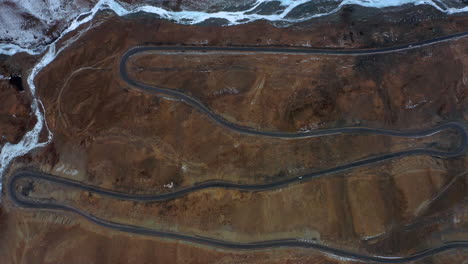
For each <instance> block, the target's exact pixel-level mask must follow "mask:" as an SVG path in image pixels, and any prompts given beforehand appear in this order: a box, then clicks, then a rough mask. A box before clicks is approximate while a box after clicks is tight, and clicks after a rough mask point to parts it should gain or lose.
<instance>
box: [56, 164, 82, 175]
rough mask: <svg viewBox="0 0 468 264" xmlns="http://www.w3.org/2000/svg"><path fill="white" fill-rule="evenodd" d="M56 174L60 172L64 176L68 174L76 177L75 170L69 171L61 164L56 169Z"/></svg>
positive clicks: (76, 172) (76, 171)
mask: <svg viewBox="0 0 468 264" xmlns="http://www.w3.org/2000/svg"><path fill="white" fill-rule="evenodd" d="M55 171H56V172H61V173H64V174H68V175H71V176H76V175H78V170H75V169H70V168H69V167H68V166H66V165H64V164H61V165H60V166H59V167H58V168H56V169H55Z"/></svg>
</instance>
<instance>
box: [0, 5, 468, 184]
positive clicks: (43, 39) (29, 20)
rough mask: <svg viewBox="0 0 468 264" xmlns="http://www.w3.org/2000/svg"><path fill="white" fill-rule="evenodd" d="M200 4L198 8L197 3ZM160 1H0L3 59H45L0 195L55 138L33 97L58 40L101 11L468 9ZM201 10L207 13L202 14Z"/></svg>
mask: <svg viewBox="0 0 468 264" xmlns="http://www.w3.org/2000/svg"><path fill="white" fill-rule="evenodd" d="M197 1H199V2H198V3H199V4H195V3H197ZM148 2H149V3H155V5H150V4H147V3H148ZM161 2H162V1H149V0H141V3H140V4H133V5H129V4H125V3H120V2H118V1H116V0H99V1H97V0H75V1H71V0H0V54H6V55H13V54H15V53H17V52H28V53H30V54H42V57H41V59H40V60H39V62H38V63H37V65H35V66H34V68H33V69H32V70H31V73H30V74H29V76H28V79H27V83H28V86H29V88H30V90H31V93H32V96H33V101H32V106H31V109H32V111H33V113H34V114H35V115H36V117H37V123H36V124H35V126H34V127H33V129H32V130H31V131H29V132H27V133H26V134H25V135H24V137H23V138H22V140H21V141H20V142H19V143H17V144H9V143H7V144H5V145H4V146H3V148H2V149H1V152H0V190H1V176H2V175H3V174H4V173H5V170H6V168H7V167H8V165H9V164H10V162H11V161H12V160H13V159H14V158H16V157H18V156H22V155H24V154H26V153H28V152H29V151H31V150H32V149H34V148H37V147H41V146H44V145H46V144H48V143H49V142H50V141H51V140H52V133H51V132H50V131H49V134H48V138H47V140H46V141H44V142H39V134H40V132H41V131H42V130H43V129H47V123H46V121H45V117H44V114H43V111H44V107H42V103H41V101H40V100H39V99H38V98H37V97H35V92H36V87H35V85H34V79H35V77H36V75H37V74H38V73H39V72H40V71H41V70H42V69H43V68H44V67H45V66H47V65H48V64H49V63H51V62H52V61H53V60H54V59H55V57H56V56H57V55H58V54H59V53H60V52H61V51H62V50H63V49H64V48H66V47H67V44H65V45H63V46H62V47H61V48H60V49H56V43H57V41H58V40H60V39H62V38H63V36H65V35H66V34H68V33H69V32H71V31H74V30H76V29H77V28H78V26H80V25H81V24H83V23H87V22H89V21H90V20H91V19H93V17H94V16H95V15H96V13H97V12H98V11H99V10H102V9H111V10H113V11H114V12H115V13H116V14H117V15H119V16H123V15H127V14H130V13H136V12H142V11H143V12H148V13H152V14H156V15H159V16H160V17H162V18H165V19H169V20H173V21H175V22H177V23H184V24H197V23H200V22H203V21H206V20H208V19H223V20H225V21H227V24H229V25H235V24H241V23H247V22H251V21H255V20H259V19H264V20H268V21H274V22H299V21H304V20H308V19H310V18H313V17H320V16H325V15H328V14H331V13H334V12H337V11H338V10H340V9H341V8H342V7H343V6H344V5H347V4H356V5H361V6H366V7H376V8H384V7H391V6H400V5H403V4H413V5H423V4H425V5H431V6H433V7H435V8H436V9H438V10H439V11H441V12H444V13H447V14H454V13H459V12H467V11H468V6H467V5H466V4H464V3H463V0H444V1H441V0H440V1H438V0H343V1H336V0H255V1H254V0H241V1H234V0H224V1H221V0H213V1H212V2H211V3H215V5H214V6H215V7H214V6H213V4H210V1H206V0H193V1H188V0H185V1H182V2H183V3H185V6H186V7H187V9H186V10H181V11H178V10H174V9H173V8H172V9H168V8H166V9H165V8H164V7H163V6H161V5H160V4H159V5H158V3H161ZM311 2H317V3H319V4H320V5H323V6H324V8H317V10H318V11H316V12H312V13H311V12H302V13H301V12H300V11H301V10H302V9H303V8H304V9H305V8H306V5H309V4H310V3H311ZM190 3H193V4H192V5H191V4H190ZM200 3H201V4H200ZM239 3H242V4H239ZM203 4H204V5H203ZM203 6H205V7H206V8H208V10H205V11H204V10H203V8H202V7H203ZM325 6H326V8H325ZM79 35H80V34H78V37H79ZM73 41H74V39H71V40H68V45H69V44H70V43H71V42H73ZM2 78H3V77H2Z"/></svg>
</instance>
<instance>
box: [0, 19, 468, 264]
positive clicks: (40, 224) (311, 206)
mask: <svg viewBox="0 0 468 264" xmlns="http://www.w3.org/2000/svg"><path fill="white" fill-rule="evenodd" d="M353 17H354V15H351V16H346V14H343V13H341V14H338V15H336V16H333V17H331V18H329V20H328V22H327V21H326V20H319V21H317V22H316V23H313V22H307V23H303V24H300V25H296V26H293V27H288V28H282V29H279V28H276V27H273V26H271V25H269V24H267V23H265V22H256V23H252V24H247V25H241V26H235V27H209V26H181V25H176V24H172V23H170V22H166V21H161V20H157V19H155V18H152V17H147V16H144V15H138V16H133V17H131V18H115V17H109V14H102V17H101V21H102V24H100V25H97V26H96V27H94V28H92V29H91V30H90V31H89V32H87V33H86V34H84V35H83V36H82V37H81V38H80V39H79V40H78V41H77V42H76V43H74V44H73V45H71V46H70V47H69V48H67V49H66V50H65V51H64V52H63V53H62V54H61V55H60V56H59V57H58V58H57V59H56V60H55V61H54V62H53V63H52V64H51V65H49V66H48V67H47V68H46V69H44V70H43V71H42V72H41V74H40V75H39V76H38V78H37V79H36V83H37V87H38V94H39V97H40V98H41V100H42V101H43V103H44V105H45V108H46V117H47V120H48V124H49V127H50V129H51V130H52V132H53V133H54V140H53V142H52V143H51V144H50V145H49V146H48V147H47V148H43V149H38V150H36V151H34V152H33V153H31V154H29V155H28V156H26V157H23V158H21V159H17V160H16V162H14V164H13V165H12V166H11V168H10V171H9V174H8V175H6V177H5V180H4V181H5V182H6V181H7V180H8V179H9V177H10V176H11V173H12V172H14V171H16V170H19V169H24V168H32V169H35V170H40V171H43V172H47V173H50V174H54V175H58V176H62V177H70V178H73V179H75V180H80V181H83V182H85V183H87V184H93V185H97V186H101V187H105V188H110V189H114V190H119V191H125V192H130V193H161V192H167V191H170V190H173V189H174V188H180V187H183V186H190V185H192V184H193V183H196V182H201V181H204V180H209V179H219V180H226V181H232V182H242V183H261V182H271V181H274V180H279V179H284V178H288V177H293V176H297V175H300V174H301V173H305V172H310V171H316V170H319V169H324V168H328V167H330V166H336V165H339V164H343V163H346V162H350V161H353V160H356V159H360V158H363V157H366V156H370V155H377V154H381V153H386V152H393V151H400V150H403V149H407V148H409V147H418V146H419V147H420V146H425V145H426V144H428V143H431V142H434V141H437V142H439V143H440V144H442V148H444V147H449V145H450V144H456V141H457V139H456V137H452V136H454V135H453V133H451V132H450V131H448V132H444V133H441V134H438V135H434V136H431V137H429V138H427V139H422V140H411V139H396V138H389V137H383V136H365V135H359V136H357V135H348V136H330V137H321V138H312V139H301V140H278V139H269V138H260V137H254V136H246V135H240V134H237V133H235V132H232V131H228V130H226V129H225V128H223V127H220V126H219V125H217V124H216V123H214V122H213V121H211V120H209V119H208V118H207V117H206V116H205V115H203V114H201V113H200V112H198V111H197V110H194V109H193V108H191V107H189V106H187V105H186V104H184V103H182V102H177V101H172V100H167V98H161V97H158V96H157V95H154V94H148V93H144V92H142V91H139V90H137V89H134V87H129V86H128V85H127V84H126V83H125V82H123V81H122V80H121V79H120V77H119V74H118V63H119V61H120V57H121V55H122V54H123V53H124V52H125V51H126V50H128V49H129V48H131V47H133V46H136V45H160V44H163V45H181V44H188V45H193V44H203V45H212V46H226V45H279V46H301V45H309V44H310V45H311V46H314V47H340V48H368V47H376V46H392V45H396V44H401V43H407V42H411V41H415V40H422V39H429V38H432V37H436V36H441V35H444V34H449V33H453V32H460V31H464V30H466V28H467V27H468V19H467V18H466V17H463V16H459V17H452V18H441V19H440V20H437V19H434V20H431V21H428V20H423V21H422V22H420V23H419V24H418V25H416V26H414V25H412V26H411V25H410V24H408V23H406V24H405V23H402V22H401V23H391V22H386V23H382V24H381V27H379V28H376V27H375V26H374V24H373V23H376V22H368V23H367V24H366V23H359V24H358V25H356V24H351V23H352V19H353ZM105 18H106V19H105ZM330 21H331V22H330ZM370 21H377V20H370ZM384 22H385V21H384ZM405 25H406V26H405ZM435 25H437V30H429V29H430V28H432V29H433V28H434V26H435ZM349 28H352V29H353V30H357V34H354V36H356V37H354V38H353V40H352V41H351V40H350V39H349V38H344V37H343V36H344V35H346V34H349ZM360 31H362V32H363V34H359V32H360ZM390 31H391V32H393V33H392V34H394V36H397V37H395V38H394V39H393V41H389V40H386V39H384V37H383V36H384V34H383V32H390ZM353 32H354V31H353ZM357 36H359V37H357ZM467 43H468V41H467V40H465V39H462V40H457V41H452V42H448V43H442V44H438V45H434V46H430V47H426V48H422V49H417V50H412V51H407V52H403V53H397V54H384V55H376V56H363V57H346V56H343V57H339V58H337V57H329V56H303V55H300V56H298V55H294V56H286V55H283V54H282V55H277V54H269V55H261V56H260V55H259V56H257V55H221V54H215V55H213V54H210V55H205V54H204V55H182V54H173V55H170V56H168V55H161V54H145V56H136V57H134V58H132V59H131V60H130V62H129V71H130V74H131V75H132V76H133V77H134V78H135V79H138V80H140V81H144V82H147V83H151V84H154V85H162V86H165V87H168V88H172V89H179V90H183V91H184V92H186V93H188V94H191V95H192V96H194V97H197V98H199V99H200V100H201V101H202V102H204V103H205V104H206V105H208V106H209V107H210V108H212V109H213V110H214V111H216V112H217V113H218V114H220V115H222V116H223V117H225V118H226V119H228V120H230V121H232V122H234V123H238V124H243V125H248V126H252V127H255V128H258V129H265V130H281V131H298V130H301V129H316V128H326V127H341V126H350V125H364V126H371V127H383V128H391V129H421V128H429V127H432V126H434V125H436V124H439V123H441V122H444V121H449V120H458V121H466V120H467V118H468V112H467V110H466V109H467V100H466V90H467V89H466V88H467V85H466V78H467V77H466V76H468V57H467V54H468V53H467V52H468V51H467V49H466V46H467ZM26 68H27V67H24V68H22V69H26ZM0 82H1V81H0ZM4 86H5V91H8V92H5V93H4V94H5V95H4V96H5V98H16V99H15V100H17V101H12V103H11V106H9V107H8V108H7V107H5V109H19V110H15V111H17V113H27V110H28V109H27V108H25V106H22V105H27V104H25V102H27V101H21V100H26V99H21V98H22V97H21V96H22V94H18V93H17V92H15V91H14V89H13V88H12V87H10V86H8V85H7V84H4ZM0 88H1V89H3V86H1V87H0ZM6 89H10V90H6ZM233 91H237V92H233ZM0 96H3V95H2V94H1V93H0ZM18 98H20V99H18ZM2 107H4V106H3V105H2ZM2 111H3V110H2ZM11 111H12V110H5V112H8V113H10V112H11ZM11 113H13V112H11ZM15 113H16V112H15ZM4 123H5V124H4ZM23 123H24V124H27V122H26V121H25V120H23ZM7 124H8V122H1V125H2V126H5V127H8V125H7ZM14 127H16V126H14ZM10 130H11V133H10V134H12V135H13V136H11V137H12V141H14V140H15V137H18V135H21V132H23V131H18V130H13V129H12V128H10ZM6 131H9V130H8V129H7V130H6ZM466 161H467V160H466V158H464V157H462V158H457V159H450V160H442V159H437V158H433V157H426V156H418V157H408V158H402V159H397V160H394V161H391V162H384V163H379V164H375V165H371V166H366V167H363V168H360V169H356V170H352V171H349V172H346V173H339V174H336V175H330V176H325V177H321V178H319V179H315V180H311V181H308V182H306V183H301V184H295V185H292V186H288V187H285V188H282V189H279V190H273V191H265V192H257V193H252V192H239V191H226V190H220V189H214V190H206V191H201V192H196V193H193V194H190V195H187V196H185V197H181V198H178V199H175V200H171V201H168V202H159V203H133V202H126V201H118V200H113V199H109V198H105V197H100V196H97V195H93V194H90V193H83V192H80V191H77V190H74V189H67V188H64V187H63V186H59V185H54V184H49V183H45V182H41V181H35V183H34V184H35V186H36V188H35V189H34V191H33V192H32V193H31V194H30V198H29V199H37V200H41V199H49V198H53V199H55V200H57V201H59V202H61V203H64V204H67V205H71V206H74V207H77V208H80V209H82V210H85V211H89V212H92V213H93V214H96V215H98V216H99V217H102V218H104V219H107V220H112V221H117V222H122V223H129V224H135V225H141V226H145V227H149V228H156V229H163V230H171V231H178V232H183V233H187V234H194V235H204V236H210V237H216V238H220V239H226V240H232V241H255V240H265V239H274V238H284V237H303V238H305V239H315V240H316V241H317V243H324V244H326V245H329V246H334V247H339V248H344V249H349V250H353V251H356V252H361V253H366V254H379V255H384V254H389V255H407V254H411V253H413V252H416V251H419V250H422V249H425V248H428V247H431V246H436V245H439V244H441V243H444V242H447V241H452V240H460V239H463V238H465V239H466V233H463V232H462V231H460V230H463V229H466V227H467V223H468V222H467V221H468V216H467V213H466V206H467V200H466V184H467V182H466V177H460V178H459V179H457V180H456V181H455V182H454V183H453V184H451V185H449V188H448V189H447V191H445V192H443V193H442V194H440V195H438V193H439V192H441V190H443V189H444V187H445V186H447V185H448V184H449V183H450V181H451V180H452V179H453V177H455V176H456V175H457V174H459V173H461V172H463V171H465V170H466ZM171 183H172V184H173V185H172V186H173V187H172V189H171V188H168V186H171ZM18 188H20V187H18ZM435 197H437V198H436V199H434V198H435ZM3 199H4V201H3V202H2V208H1V210H2V211H1V212H2V214H1V219H0V223H1V224H0V237H3V238H8V239H1V240H0V255H1V256H4V259H7V260H8V263H57V262H67V263H83V262H86V263H304V262H305V263H310V262H313V263H348V262H349V261H346V260H337V259H334V258H331V257H327V256H326V255H323V254H320V253H318V252H316V251H313V250H302V249H281V250H268V251H258V252H243V251H225V250H220V249H213V248H209V247H204V246H198V245H192V244H187V243H182V242H174V241H166V240H161V239H158V238H148V237H141V236H137V235H131V234H125V233H120V232H114V231H110V230H107V229H105V228H102V227H99V226H96V225H93V224H91V223H88V222H86V221H85V220H83V219H81V218H80V217H78V216H76V215H72V214H68V213H63V212H49V211H39V210H24V209H21V208H17V207H16V206H15V205H13V204H12V203H11V201H10V200H9V199H8V197H7V196H5V195H4V196H3ZM463 259H466V253H465V252H463V251H456V250H455V251H451V252H448V253H444V254H440V255H437V256H434V257H430V258H428V259H425V260H421V261H419V262H415V263H431V262H434V263H458V262H460V261H462V260H463Z"/></svg>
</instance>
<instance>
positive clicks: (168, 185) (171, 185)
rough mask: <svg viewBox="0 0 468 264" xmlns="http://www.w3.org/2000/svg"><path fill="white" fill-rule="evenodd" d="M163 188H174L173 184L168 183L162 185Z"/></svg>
mask: <svg viewBox="0 0 468 264" xmlns="http://www.w3.org/2000/svg"><path fill="white" fill-rule="evenodd" d="M163 186H164V188H168V189H172V188H174V182H170V183H168V184H164V185H163Z"/></svg>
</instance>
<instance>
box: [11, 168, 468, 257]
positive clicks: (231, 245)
mask: <svg viewBox="0 0 468 264" xmlns="http://www.w3.org/2000/svg"><path fill="white" fill-rule="evenodd" d="M22 178H26V179H41V180H49V181H52V182H56V183H60V184H63V185H67V186H72V187H76V188H79V189H82V190H88V191H92V192H94V193H97V194H100V195H105V196H110V197H114V198H118V199H122V197H121V196H114V194H115V192H113V191H109V190H105V189H101V188H97V187H92V186H88V185H85V184H81V183H79V182H76V181H73V180H69V179H64V178H58V177H56V176H51V175H46V174H41V173H36V172H19V173H17V174H14V175H13V177H12V178H11V180H10V181H9V184H8V194H9V196H10V198H11V200H12V201H13V202H14V203H15V204H16V205H18V206H21V207H24V208H32V209H45V210H61V211H67V212H72V213H75V214H77V215H80V216H82V217H84V218H85V219H87V220H88V221H90V222H92V223H95V224H97V225H99V226H102V227H105V228H109V229H113V230H116V231H121V232H128V233H133V234H138V235H144V236H154V237H159V238H165V239H172V240H179V241H184V242H189V243H196V244H202V245H206V246H213V247H218V248H225V249H231V250H265V249H274V248H281V247H299V248H311V249H315V250H318V251H320V252H323V253H328V254H332V255H335V256H340V257H345V258H350V259H354V260H361V261H366V262H369V261H370V262H379V263H404V262H408V261H414V260H419V259H423V258H425V257H428V256H432V255H435V254H439V253H441V252H444V251H448V250H453V249H463V248H468V241H452V242H448V243H444V244H442V245H439V246H436V247H433V248H428V249H426V250H422V251H419V252H417V253H414V254H411V255H409V256H371V255H365V254H362V253H356V252H352V251H347V250H342V249H337V248H333V247H329V246H325V245H321V244H317V243H314V242H312V241H306V240H303V239H296V238H286V239H278V240H269V241H258V242H252V243H237V242H231V241H224V240H218V239H213V238H209V237H204V236H191V235H185V234H180V233H172V232H165V231H159V230H154V229H149V228H144V227H139V226H134V225H127V224H121V223H116V222H112V221H107V220H104V219H101V218H99V217H96V216H94V215H91V214H89V213H87V212H84V211H81V210H79V209H76V208H73V207H70V206H66V205H62V204H57V203H53V202H50V201H47V202H38V201H31V200H29V201H28V198H27V197H18V196H17V188H16V185H17V182H18V180H20V179H22ZM88 187H90V188H88ZM136 197H137V196H136V195H133V199H132V200H136ZM124 199H125V198H124ZM142 201H146V200H144V199H143V200H142Z"/></svg>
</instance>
